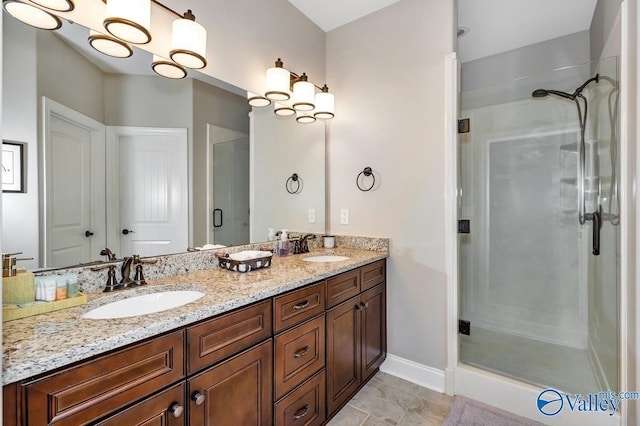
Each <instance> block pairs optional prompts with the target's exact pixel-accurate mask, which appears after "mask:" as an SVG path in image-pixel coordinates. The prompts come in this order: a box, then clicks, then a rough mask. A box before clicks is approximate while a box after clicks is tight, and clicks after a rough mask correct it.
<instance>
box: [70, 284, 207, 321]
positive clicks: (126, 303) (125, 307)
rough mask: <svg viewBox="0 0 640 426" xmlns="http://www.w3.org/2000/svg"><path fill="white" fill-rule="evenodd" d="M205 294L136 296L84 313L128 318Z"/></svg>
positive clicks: (171, 293)
mask: <svg viewBox="0 0 640 426" xmlns="http://www.w3.org/2000/svg"><path fill="white" fill-rule="evenodd" d="M202 296H204V293H203V292H201V291H192V290H178V291H161V292H158V293H151V294H144V295H142V296H134V297H130V298H128V299H122V300H117V301H115V302H111V303H107V304H106V305H102V306H100V307H97V308H95V309H92V310H90V311H89V312H87V313H85V314H84V315H82V318H88V319H109V318H126V317H135V316H138V315H145V314H152V313H154V312H160V311H166V310H168V309H172V308H177V307H178V306H182V305H186V304H187V303H191V302H193V301H196V300H198V299H200V298H201V297H202Z"/></svg>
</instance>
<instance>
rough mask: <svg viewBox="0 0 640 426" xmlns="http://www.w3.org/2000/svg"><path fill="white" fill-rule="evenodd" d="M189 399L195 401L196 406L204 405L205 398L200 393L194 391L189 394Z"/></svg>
mask: <svg viewBox="0 0 640 426" xmlns="http://www.w3.org/2000/svg"><path fill="white" fill-rule="evenodd" d="M191 399H192V400H194V401H195V403H196V405H202V404H204V400H205V396H204V395H203V394H201V393H200V392H198V391H196V392H194V393H193V394H191Z"/></svg>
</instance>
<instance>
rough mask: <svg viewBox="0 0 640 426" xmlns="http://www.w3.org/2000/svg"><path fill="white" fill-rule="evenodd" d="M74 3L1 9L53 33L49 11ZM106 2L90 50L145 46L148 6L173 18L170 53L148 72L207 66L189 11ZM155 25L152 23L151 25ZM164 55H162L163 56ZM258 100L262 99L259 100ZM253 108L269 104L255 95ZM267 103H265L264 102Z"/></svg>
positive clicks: (13, 0) (127, 52) (8, 2)
mask: <svg viewBox="0 0 640 426" xmlns="http://www.w3.org/2000/svg"><path fill="white" fill-rule="evenodd" d="M73 1H74V0H31V2H26V1H24V0H2V7H3V9H4V10H5V12H7V13H8V14H9V15H11V16H13V17H14V18H16V19H18V20H19V21H21V22H23V23H25V24H27V25H31V26H32V27H36V28H40V29H45V30H57V29H58V28H60V27H61V26H62V21H61V20H60V18H59V17H58V16H57V15H56V14H54V13H51V12H49V11H48V10H45V8H46V9H50V10H52V11H54V12H69V11H71V10H73V9H74V8H75V5H74V2H73ZM102 2H103V3H106V18H105V19H104V20H103V26H104V28H105V29H106V33H104V34H103V33H101V32H100V31H94V30H90V32H89V37H88V41H89V44H90V45H91V47H93V48H94V49H96V50H97V51H99V52H101V53H104V54H105V55H109V56H113V57H116V58H128V57H129V56H131V55H133V49H132V48H131V46H130V43H133V44H146V43H149V42H150V41H151V5H152V4H153V5H154V6H158V7H160V8H162V9H164V10H165V11H167V12H169V13H170V14H172V15H174V16H175V17H176V18H177V19H175V20H174V21H173V23H172V25H171V31H172V33H171V48H170V49H171V50H170V51H169V52H167V55H166V57H170V58H171V59H170V60H169V59H165V58H164V57H158V59H157V58H156V57H155V56H154V60H153V63H152V64H151V67H152V69H153V70H154V71H155V72H156V73H157V74H159V75H161V76H163V77H167V78H172V79H179V78H184V77H185V76H186V75H187V72H186V70H185V68H193V69H200V68H204V67H205V66H206V65H207V59H206V50H207V30H206V29H205V28H204V27H203V26H202V25H200V24H198V23H197V22H195V16H194V15H193V13H192V12H191V10H187V12H185V13H184V14H182V15H181V14H179V13H177V12H176V11H174V10H173V9H170V8H168V7H167V6H165V5H163V4H162V3H160V2H159V1H158V0H102ZM154 25H155V24H154ZM163 56H164V55H163ZM259 98H262V99H259ZM249 101H250V102H253V103H254V104H255V106H266V105H269V104H270V103H271V101H268V100H266V99H265V98H264V97H261V96H256V99H254V100H251V99H249ZM265 101H268V102H265Z"/></svg>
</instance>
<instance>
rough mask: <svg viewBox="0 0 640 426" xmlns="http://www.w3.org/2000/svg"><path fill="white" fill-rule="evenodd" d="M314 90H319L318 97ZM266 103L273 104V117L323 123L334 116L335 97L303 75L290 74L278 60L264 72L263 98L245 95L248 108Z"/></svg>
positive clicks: (327, 89)
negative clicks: (320, 121) (278, 116)
mask: <svg viewBox="0 0 640 426" xmlns="http://www.w3.org/2000/svg"><path fill="white" fill-rule="evenodd" d="M316 89H318V90H319V93H317V94H316ZM267 100H271V101H274V102H275V107H274V109H273V112H274V113H275V114H276V115H280V116H291V115H294V114H296V113H297V114H296V115H297V116H296V121H298V122H299V123H313V122H314V121H316V119H324V120H326V119H330V118H333V117H334V115H335V114H334V108H335V98H334V95H333V93H329V88H328V87H327V85H326V84H325V85H324V86H323V87H318V86H316V85H315V84H313V83H312V82H310V81H309V78H308V77H307V74H306V73H302V75H298V74H296V73H294V72H292V71H289V70H288V69H286V68H285V67H284V64H283V62H282V59H280V58H278V59H277V60H276V62H275V66H273V67H271V68H268V69H267V73H266V91H265V93H264V97H262V96H259V95H254V94H249V95H248V101H249V105H251V106H254V107H261V106H267V105H269V104H270V102H266V101H267Z"/></svg>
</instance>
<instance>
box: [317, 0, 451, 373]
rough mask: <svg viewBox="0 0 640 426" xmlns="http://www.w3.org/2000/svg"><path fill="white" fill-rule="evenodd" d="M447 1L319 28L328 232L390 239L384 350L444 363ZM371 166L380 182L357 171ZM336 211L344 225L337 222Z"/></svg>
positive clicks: (415, 2)
mask: <svg viewBox="0 0 640 426" xmlns="http://www.w3.org/2000/svg"><path fill="white" fill-rule="evenodd" d="M453 23H454V8H453V2H442V1H438V0H402V1H400V2H398V3H396V4H394V5H392V6H389V7H387V8H385V9H383V10H381V11H379V12H377V13H374V14H372V15H369V16H365V17H363V18H361V19H359V20H357V21H355V22H352V23H350V24H347V25H345V26H343V27H340V28H337V29H335V30H333V31H331V32H329V33H328V34H327V59H326V61H327V80H328V81H329V84H330V86H331V87H332V89H333V90H334V91H335V93H336V94H339V97H338V98H337V105H336V118H334V119H333V120H332V121H331V122H330V123H329V125H328V148H327V151H328V158H327V163H328V167H327V170H328V217H329V219H328V220H329V225H328V229H329V231H330V232H332V233H336V234H349V235H379V236H386V237H389V238H391V247H390V258H389V261H388V269H387V280H388V287H387V288H388V290H387V291H388V295H387V306H388V311H387V312H388V319H387V321H388V342H389V348H388V349H389V353H391V354H394V355H397V356H400V357H403V358H407V359H410V360H412V361H414V362H418V363H420V364H424V365H427V366H431V367H434V368H437V369H442V370H444V367H445V358H446V324H445V319H446V316H445V310H446V307H445V285H446V276H445V257H444V252H445V240H444V238H445V236H444V228H445V226H444V225H445V218H444V195H445V138H444V105H445V101H444V99H445V89H444V74H445V69H444V60H445V55H446V54H447V53H450V52H451V51H452V50H453V36H454V27H453ZM364 166H371V167H372V168H373V170H374V172H376V174H377V175H378V176H377V178H379V181H380V185H379V187H378V188H377V189H376V190H374V191H370V192H361V191H359V190H358V189H357V188H356V185H355V178H356V175H357V174H358V172H360V171H361V170H362V169H363V167H364ZM341 208H349V209H350V216H351V218H350V220H351V222H350V224H349V225H341V224H340V220H339V212H340V209H341Z"/></svg>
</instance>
